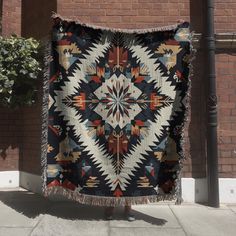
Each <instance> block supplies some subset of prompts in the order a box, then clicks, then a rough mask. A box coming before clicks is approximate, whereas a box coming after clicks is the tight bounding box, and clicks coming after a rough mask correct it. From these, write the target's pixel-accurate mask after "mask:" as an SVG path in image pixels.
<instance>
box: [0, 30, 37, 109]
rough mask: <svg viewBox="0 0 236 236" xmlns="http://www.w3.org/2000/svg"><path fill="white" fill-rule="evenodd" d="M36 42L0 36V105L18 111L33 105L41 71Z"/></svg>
mask: <svg viewBox="0 0 236 236" xmlns="http://www.w3.org/2000/svg"><path fill="white" fill-rule="evenodd" d="M38 59H39V42H38V41H37V40H35V39H33V38H29V39H25V38H22V37H17V36H15V35H13V36H11V37H9V38H3V37H2V36H0V104H1V105H4V106H11V107H18V106H22V105H31V104H33V103H34V102H35V98H36V94H37V93H36V91H37V80H38V77H39V73H40V71H41V65H40V62H39V60H38Z"/></svg>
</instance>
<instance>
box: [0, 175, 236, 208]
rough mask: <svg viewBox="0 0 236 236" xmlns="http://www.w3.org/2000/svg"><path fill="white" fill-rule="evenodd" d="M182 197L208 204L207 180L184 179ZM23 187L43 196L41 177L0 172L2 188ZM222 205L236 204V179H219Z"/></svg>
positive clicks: (185, 199) (186, 200)
mask: <svg viewBox="0 0 236 236" xmlns="http://www.w3.org/2000/svg"><path fill="white" fill-rule="evenodd" d="M181 184H182V197H183V200H184V202H189V203H193V202H197V203H204V202H207V198H208V196H207V180H206V179H194V178H182V180H181ZM19 186H21V187H23V188H25V189H28V190H30V191H32V192H35V193H39V194H42V190H41V186H42V179H41V176H39V175H34V174H31V173H27V172H23V171H2V172H1V171H0V188H11V187H12V188H14V187H19ZM219 193H220V203H236V178H220V179H219Z"/></svg>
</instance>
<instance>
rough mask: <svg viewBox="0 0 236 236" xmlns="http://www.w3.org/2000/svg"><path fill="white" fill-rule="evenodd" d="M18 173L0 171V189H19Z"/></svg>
mask: <svg viewBox="0 0 236 236" xmlns="http://www.w3.org/2000/svg"><path fill="white" fill-rule="evenodd" d="M19 182H20V180H19V171H18V170H16V171H15V170H13V171H0V188H16V187H19Z"/></svg>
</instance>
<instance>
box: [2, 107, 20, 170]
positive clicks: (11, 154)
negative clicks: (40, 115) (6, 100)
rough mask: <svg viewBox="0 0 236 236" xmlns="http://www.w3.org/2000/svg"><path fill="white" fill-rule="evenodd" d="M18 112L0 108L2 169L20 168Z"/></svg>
mask: <svg viewBox="0 0 236 236" xmlns="http://www.w3.org/2000/svg"><path fill="white" fill-rule="evenodd" d="M18 114H19V113H18V112H14V111H12V110H9V109H3V108H0V171H4V170H18V168H19V137H18V135H19V134H20V130H19V127H18V121H19V116H18Z"/></svg>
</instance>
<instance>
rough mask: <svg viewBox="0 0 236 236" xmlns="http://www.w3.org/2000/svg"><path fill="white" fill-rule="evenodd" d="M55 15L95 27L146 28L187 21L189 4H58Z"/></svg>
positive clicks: (124, 0)
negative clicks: (91, 24) (181, 20)
mask: <svg viewBox="0 0 236 236" xmlns="http://www.w3.org/2000/svg"><path fill="white" fill-rule="evenodd" d="M57 9H58V13H59V14H61V15H63V16H64V17H68V18H72V19H75V18H76V19H80V20H81V21H83V22H89V23H93V24H96V25H102V26H109V27H114V28H146V27H153V26H158V25H159V26H162V25H166V24H174V23H176V22H177V21H178V20H180V19H183V20H189V1H188V0H160V1H155V0H101V1H100V0H66V1H64V0H58V6H57Z"/></svg>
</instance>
